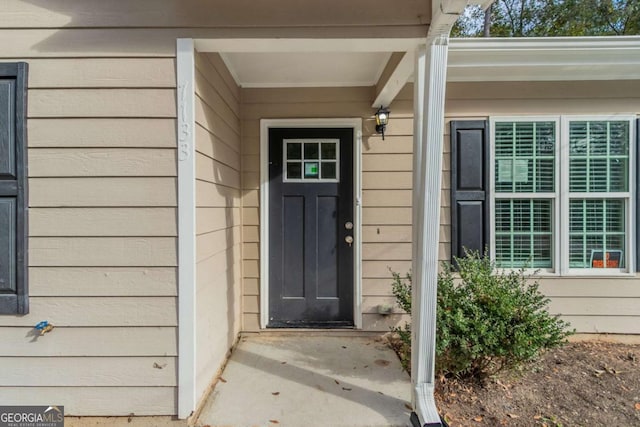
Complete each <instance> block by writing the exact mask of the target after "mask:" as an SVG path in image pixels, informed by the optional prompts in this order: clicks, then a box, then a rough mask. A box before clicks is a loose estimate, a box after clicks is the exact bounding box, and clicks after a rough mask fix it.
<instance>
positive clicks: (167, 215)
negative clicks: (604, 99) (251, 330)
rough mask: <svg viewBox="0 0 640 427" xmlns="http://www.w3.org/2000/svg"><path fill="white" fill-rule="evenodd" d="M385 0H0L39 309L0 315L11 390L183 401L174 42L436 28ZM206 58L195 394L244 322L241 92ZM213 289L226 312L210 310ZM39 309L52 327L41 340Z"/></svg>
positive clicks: (77, 397) (8, 398) (417, 2)
mask: <svg viewBox="0 0 640 427" xmlns="http://www.w3.org/2000/svg"><path fill="white" fill-rule="evenodd" d="M385 6H386V2H384V1H383V0H353V1H351V2H349V5H345V4H344V2H342V1H341V0H327V1H324V2H322V3H317V4H315V3H313V2H312V3H309V2H299V1H296V0H274V1H270V2H255V1H253V0H236V1H234V2H226V1H213V2H202V1H201V0H136V1H135V2H134V1H121V0H3V1H2V13H0V41H2V42H1V43H0V61H7V62H13V61H27V62H29V64H30V76H29V93H28V104H29V112H28V133H29V139H28V144H29V184H30V197H29V203H30V259H29V262H30V268H29V272H30V275H31V280H30V287H31V289H30V294H31V298H30V303H31V312H30V314H28V315H26V316H20V317H18V316H4V315H3V316H0V342H2V346H0V363H2V366H3V369H2V370H1V371H0V402H2V403H3V404H6V405H11V404H24V403H25V402H56V403H62V404H64V405H65V410H66V413H67V414H74V415H128V414H130V413H134V414H136V415H147V414H153V415H163V414H167V415H173V414H176V412H177V407H176V406H177V405H176V402H177V389H176V383H177V372H176V366H177V340H178V336H177V305H176V298H177V283H176V265H177V254H176V235H177V231H176V208H177V197H176V191H177V190H176V169H177V167H176V93H175V87H176V81H175V52H176V39H177V38H188V37H191V38H225V37H226V38H238V37H302V38H304V37H327V35H330V36H331V37H422V36H424V34H426V31H427V28H428V25H427V23H428V22H429V20H430V5H429V3H428V2H424V1H423V0H407V1H406V4H405V5H404V7H402V8H397V9H396V10H395V11H394V13H393V14H390V13H389V11H388V8H387V7H385ZM336 10H340V13H336V12H335V11H336ZM208 62H210V64H207V61H204V60H203V58H202V57H199V58H198V73H199V74H198V83H199V87H198V89H197V90H198V95H199V99H198V103H197V107H198V108H199V109H198V111H197V113H198V114H199V116H198V119H199V123H200V124H201V125H202V126H200V127H198V129H197V131H198V134H197V135H196V140H197V143H198V147H197V149H198V173H199V175H198V177H199V179H198V182H197V186H198V224H197V231H198V261H199V263H198V267H199V269H198V297H199V299H198V307H197V312H198V313H197V314H199V315H201V316H200V317H199V319H198V320H199V322H200V324H201V325H207V326H208V328H207V329H206V330H205V329H203V330H198V331H197V342H198V343H199V345H198V348H197V349H196V351H197V353H198V354H197V355H196V357H197V369H198V370H199V373H202V375H203V376H202V377H199V378H198V384H196V387H197V389H198V393H199V394H200V393H201V391H202V390H203V389H204V387H206V383H207V382H208V381H209V379H210V378H207V375H210V374H211V373H212V372H214V371H215V369H217V366H218V365H219V361H220V360H221V357H222V356H221V354H222V353H224V352H226V351H227V349H228V346H229V342H230V341H231V337H232V336H233V335H234V334H235V333H236V332H237V330H238V326H237V322H236V318H235V312H236V311H237V310H238V305H237V304H238V303H237V302H236V297H235V294H234V292H235V291H234V290H233V288H232V287H231V286H230V284H231V282H232V281H233V280H237V279H238V277H239V275H240V274H241V272H239V271H238V268H237V265H236V264H235V261H234V260H235V259H237V258H238V257H239V251H240V246H239V245H238V244H236V242H237V241H239V238H240V237H239V235H240V234H242V232H241V231H239V230H240V227H239V223H238V220H239V219H238V212H239V202H238V197H237V189H238V187H239V185H240V184H239V182H241V181H242V178H239V177H238V170H239V168H240V166H239V164H240V162H241V160H238V157H239V156H238V153H239V148H238V145H237V140H238V126H237V124H235V125H234V122H235V121H236V120H237V119H234V116H236V117H237V115H238V109H237V102H238V96H237V92H236V90H234V88H233V84H232V83H231V82H230V81H229V79H228V75H225V72H224V70H223V69H222V68H221V67H219V63H218V62H216V59H215V58H208ZM216 73H217V74H216ZM220 78H222V80H224V83H221V82H220ZM229 92H230V93H231V94H229ZM219 98H222V100H220V99H219ZM220 132H222V134H221V133H220ZM205 213H207V214H211V216H208V215H205ZM218 245H220V246H219V247H218ZM249 249H250V248H249ZM218 250H219V252H217V251H218ZM208 268H211V270H209V269H208ZM214 271H215V272H218V273H219V275H218V276H216V274H214ZM215 277H217V279H216V282H215V284H216V285H217V287H212V286H211V287H209V286H207V284H212V283H213V280H214V278H215ZM219 298H222V300H220V299H219ZM213 300H215V301H216V304H219V305H216V306H217V307H221V306H222V304H221V302H222V301H225V304H226V305H225V307H229V308H228V309H227V311H226V312H223V311H221V310H216V312H215V313H212V312H208V311H207V309H208V307H207V306H206V304H205V303H203V302H206V301H213ZM232 307H233V308H232ZM41 320H48V321H50V322H51V323H53V324H54V325H56V329H54V331H53V332H50V333H49V334H47V335H46V336H43V337H36V336H34V335H33V332H32V327H33V326H34V325H35V324H36V323H38V322H39V321H41ZM214 325H215V333H213V331H212V330H209V328H212V327H214ZM226 328H227V329H226ZM221 331H222V332H221ZM219 345H222V346H223V347H219ZM209 351H211V352H212V353H209Z"/></svg>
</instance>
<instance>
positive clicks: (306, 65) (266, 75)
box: [221, 52, 391, 87]
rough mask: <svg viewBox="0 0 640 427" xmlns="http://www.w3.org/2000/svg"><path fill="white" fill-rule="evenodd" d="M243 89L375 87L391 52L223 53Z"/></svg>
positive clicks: (225, 60) (228, 66)
mask: <svg viewBox="0 0 640 427" xmlns="http://www.w3.org/2000/svg"><path fill="white" fill-rule="evenodd" d="M221 55H222V58H223V60H224V62H225V63H226V65H227V68H229V71H230V72H231V74H232V75H233V76H234V78H235V80H236V83H237V84H238V85H239V86H241V87H340V86H373V85H375V84H376V83H377V82H378V80H379V79H380V75H381V74H382V71H383V69H384V67H385V65H386V64H387V61H388V60H389V57H390V56H391V52H315V53H310V52H295V53H294V52H288V53H287V52H278V53H249V52H241V53H238V52H236V53H232V52H229V53H222V54H221Z"/></svg>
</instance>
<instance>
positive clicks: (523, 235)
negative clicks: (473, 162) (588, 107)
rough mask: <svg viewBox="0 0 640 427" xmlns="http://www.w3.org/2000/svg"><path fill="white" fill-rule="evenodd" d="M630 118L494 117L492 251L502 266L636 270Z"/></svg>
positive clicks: (579, 270)
mask: <svg viewBox="0 0 640 427" xmlns="http://www.w3.org/2000/svg"><path fill="white" fill-rule="evenodd" d="M634 119H635V117H632V116H626V115H625V116H613V117H604V116H598V117H593V116H590V117H582V116H580V117H579V116H560V117H557V116H556V117H494V118H492V119H491V165H492V166H491V212H492V214H491V229H492V234H493V239H492V245H491V246H492V247H491V253H492V254H493V257H494V259H495V260H496V262H497V263H498V264H499V266H501V267H503V268H521V267H524V266H526V267H529V268H534V269H540V270H542V271H546V272H549V273H556V274H590V275H592V274H620V273H629V272H631V271H633V259H634V258H633V255H634V254H633V244H634V241H633V240H634V226H635V224H634V222H633V221H632V220H631V219H632V218H633V214H634V212H633V203H632V202H633V198H632V194H633V191H634V188H633V187H634V182H635V179H634V173H635V167H634V161H633V159H634V147H633V144H632V141H634V135H633V132H634V127H633V123H634Z"/></svg>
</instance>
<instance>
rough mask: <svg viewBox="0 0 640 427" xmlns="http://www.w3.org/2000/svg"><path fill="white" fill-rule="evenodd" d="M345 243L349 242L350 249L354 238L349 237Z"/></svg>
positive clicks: (345, 239)
mask: <svg viewBox="0 0 640 427" xmlns="http://www.w3.org/2000/svg"><path fill="white" fill-rule="evenodd" d="M344 241H345V242H347V244H348V245H349V247H351V245H352V244H353V236H347V237H345V238H344Z"/></svg>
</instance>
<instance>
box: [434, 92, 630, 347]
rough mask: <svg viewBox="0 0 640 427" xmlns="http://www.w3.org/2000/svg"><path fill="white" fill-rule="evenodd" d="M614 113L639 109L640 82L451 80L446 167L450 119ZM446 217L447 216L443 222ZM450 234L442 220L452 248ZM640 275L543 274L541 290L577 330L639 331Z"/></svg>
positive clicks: (555, 310) (446, 196) (445, 196)
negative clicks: (474, 81) (494, 81)
mask: <svg viewBox="0 0 640 427" xmlns="http://www.w3.org/2000/svg"><path fill="white" fill-rule="evenodd" d="M611 113H632V114H640V81H637V80H635V81H634V80H629V81H582V82H526V83H523V82H506V83H493V82H491V83H489V82H483V83H449V84H448V85H447V102H446V126H445V129H446V134H445V166H447V165H448V163H449V160H448V158H447V157H448V154H449V151H450V139H449V138H450V135H449V122H450V121H451V120H473V119H481V120H484V119H487V118H488V117H489V116H491V115H510V116H511V115H553V114H556V115H558V114H567V115H568V114H611ZM445 176H446V175H445ZM444 183H445V184H444V185H443V193H442V202H443V204H448V203H449V198H450V195H449V188H450V186H449V184H450V181H449V180H448V179H446V180H445V181H444ZM445 209H446V208H445ZM447 218H448V216H443V221H446V219H447ZM636 226H638V225H637V224H636ZM450 234H451V230H450V227H449V225H448V224H443V225H442V237H444V241H442V244H443V245H444V246H445V248H446V251H447V253H448V252H449V251H450V243H449V242H450ZM442 237H441V240H442ZM638 278H639V277H638V276H637V275H636V276H635V277H625V278H604V277H600V278H589V277H579V278H577V277H553V278H552V277H548V278H541V279H540V284H541V286H540V290H541V291H542V292H543V293H544V294H545V295H547V296H549V297H550V298H551V304H550V310H551V312H552V313H558V314H562V317H563V318H564V319H566V320H568V321H569V322H571V324H572V326H573V327H574V328H576V330H577V331H578V332H584V333H622V334H638V333H640V321H639V320H640V317H639V316H640V286H639V282H638Z"/></svg>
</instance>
